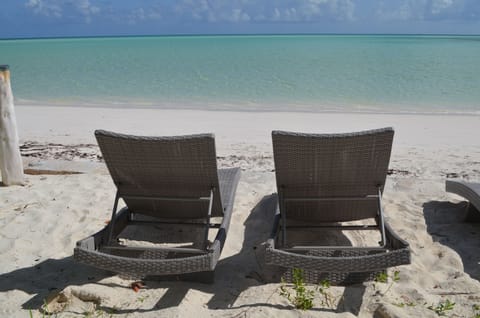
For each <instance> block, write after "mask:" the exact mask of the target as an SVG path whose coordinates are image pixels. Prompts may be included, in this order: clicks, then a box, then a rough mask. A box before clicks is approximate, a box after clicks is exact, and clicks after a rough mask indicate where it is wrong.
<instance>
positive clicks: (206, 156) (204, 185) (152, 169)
mask: <svg viewBox="0 0 480 318" xmlns="http://www.w3.org/2000/svg"><path fill="white" fill-rule="evenodd" d="M95 136H96V138H97V141H98V145H99V146H100V150H101V151H102V155H103V158H104V159H105V163H106V164H107V167H108V170H109V171H110V174H111V176H112V178H113V181H114V183H115V185H116V186H117V189H118V191H119V194H120V196H122V197H123V196H148V197H163V198H165V197H168V198H198V197H209V196H210V189H212V188H214V189H215V191H214V200H213V203H214V204H213V210H212V215H214V216H222V215H223V209H222V203H221V199H220V194H219V184H218V175H217V160H216V155H215V140H214V136H213V135H211V134H203V135H191V136H179V137H139V136H131V135H124V134H117V133H112V132H108V131H104V130H97V131H95ZM124 201H125V203H126V204H127V206H128V208H129V210H130V211H132V212H135V213H139V214H145V215H149V216H155V217H160V218H192V219H194V218H202V217H205V216H206V215H207V214H208V202H206V201H203V202H195V201H188V202H180V201H164V200H154V199H152V200H144V199H142V200H139V199H126V198H124Z"/></svg>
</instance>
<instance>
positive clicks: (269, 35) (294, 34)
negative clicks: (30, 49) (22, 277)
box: [0, 33, 480, 41]
mask: <svg viewBox="0 0 480 318" xmlns="http://www.w3.org/2000/svg"><path fill="white" fill-rule="evenodd" d="M262 36H268V37H275V36H278V37H282V36H359V37H362V36H372V37H375V36H378V37H382V36H388V37H422V36H424V37H451V36H453V37H477V36H480V33H478V34H460V33H211V34H210V33H198V34H196V33H178V34H124V35H108V34H104V35H78V36H77V35H73V36H38V37H35V36H25V37H6V38H2V37H0V41H14V40H55V39H59V40H62V39H96V38H98V39H102V38H156V37H158V38H168V37H262Z"/></svg>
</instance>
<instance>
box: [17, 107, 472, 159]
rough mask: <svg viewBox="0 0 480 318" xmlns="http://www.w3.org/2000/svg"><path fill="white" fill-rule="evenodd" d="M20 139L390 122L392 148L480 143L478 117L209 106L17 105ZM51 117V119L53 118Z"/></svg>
mask: <svg viewBox="0 0 480 318" xmlns="http://www.w3.org/2000/svg"><path fill="white" fill-rule="evenodd" d="M16 116H17V125H18V129H19V137H20V140H21V141H39V142H45V141H48V142H60V143H66V144H69V143H70V144H71V143H95V139H94V136H93V132H94V130H95V129H105V130H112V131H116V132H122V133H127V134H134V135H135V134H136V135H151V136H154V135H157V136H161V135H165V136H173V135H184V134H196V133H214V134H215V135H216V136H217V146H219V147H220V149H222V150H228V149H229V148H231V146H228V144H232V143H233V144H235V143H237V144H249V143H251V144H252V145H253V146H259V147H261V148H263V149H264V148H265V145H269V144H270V140H271V139H270V135H271V131H272V130H288V131H296V132H305V133H308V132H311V133H337V132H352V131H360V130H369V129H375V128H381V127H387V126H392V127H393V128H394V129H395V142H394V148H395V146H419V145H421V146H425V147H435V145H436V144H437V143H441V144H449V145H450V146H452V147H462V146H473V147H476V146H480V140H479V139H478V138H477V137H476V136H475V135H474V132H475V131H476V130H477V129H478V127H480V116H463V115H412V114H363V113H362V114H359V113H302V112H237V111H212V110H166V109H136V108H96V107H95V108H94V107H58V106H17V107H16ZM52 118H55V120H52Z"/></svg>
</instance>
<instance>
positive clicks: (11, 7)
mask: <svg viewBox="0 0 480 318" xmlns="http://www.w3.org/2000/svg"><path fill="white" fill-rule="evenodd" d="M0 1H1V10H0V38H15V37H56V36H99V35H157V34H158V35H161V34H250V33H252V34H258V33H262V34H265V33H267V34H270V33H401V34H410V33H414V34H480V0H283V1H282V0H230V1H226V0H224V1H222V0H177V1H174V0H0Z"/></svg>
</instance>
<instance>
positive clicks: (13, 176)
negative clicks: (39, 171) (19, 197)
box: [0, 65, 24, 186]
mask: <svg viewBox="0 0 480 318" xmlns="http://www.w3.org/2000/svg"><path fill="white" fill-rule="evenodd" d="M0 170H1V173H2V183H3V184H4V185H7V186H8V185H14V184H18V185H22V184H24V175H23V163H22V157H21V155H20V148H19V142H18V132H17V122H16V119H15V110H14V108H13V94H12V87H11V85H10V71H9V68H8V65H0Z"/></svg>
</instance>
